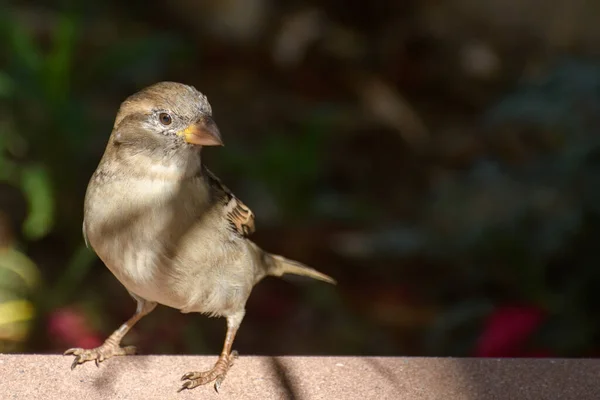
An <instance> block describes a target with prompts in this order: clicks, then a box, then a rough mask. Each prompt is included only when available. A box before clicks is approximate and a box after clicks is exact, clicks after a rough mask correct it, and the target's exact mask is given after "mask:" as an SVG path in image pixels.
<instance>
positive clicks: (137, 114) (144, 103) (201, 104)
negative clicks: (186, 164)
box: [112, 82, 223, 151]
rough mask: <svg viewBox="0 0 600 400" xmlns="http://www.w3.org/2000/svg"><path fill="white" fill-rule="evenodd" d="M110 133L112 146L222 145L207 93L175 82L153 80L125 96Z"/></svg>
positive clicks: (182, 147) (190, 147)
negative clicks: (139, 89)
mask: <svg viewBox="0 0 600 400" xmlns="http://www.w3.org/2000/svg"><path fill="white" fill-rule="evenodd" d="M112 136H113V142H114V144H115V145H120V144H125V145H131V146H134V147H138V148H139V149H140V150H141V149H146V150H150V151H158V150H159V149H163V150H168V151H180V150H181V151H189V150H199V149H200V148H202V147H203V146H222V145H223V141H222V139H221V134H220V132H219V128H218V127H217V125H216V124H215V122H214V121H213V119H212V109H211V106H210V104H209V102H208V99H207V98H206V96H205V95H203V94H202V93H200V92H199V91H198V90H196V89H195V88H194V87H192V86H188V85H184V84H181V83H176V82H160V83H156V84H154V85H152V86H149V87H147V88H145V89H143V90H141V91H139V92H137V93H135V94H134V95H132V96H130V97H128V98H127V99H126V100H125V101H124V102H123V103H122V104H121V107H120V109H119V112H118V114H117V117H116V119H115V124H114V127H113V135H112Z"/></svg>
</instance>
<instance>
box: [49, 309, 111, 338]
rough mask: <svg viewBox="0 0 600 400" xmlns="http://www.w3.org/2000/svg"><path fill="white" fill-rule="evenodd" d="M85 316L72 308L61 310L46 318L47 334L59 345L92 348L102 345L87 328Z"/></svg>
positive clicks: (88, 327)
mask: <svg viewBox="0 0 600 400" xmlns="http://www.w3.org/2000/svg"><path fill="white" fill-rule="evenodd" d="M89 325H90V324H89V321H88V320H87V318H86V317H85V315H84V314H83V313H82V312H81V311H79V310H75V309H73V308H69V307H66V308H61V309H58V310H55V311H54V312H52V313H51V314H50V316H49V318H48V333H50V335H51V336H53V338H54V339H57V341H58V342H60V343H61V344H68V345H69V346H71V347H82V348H93V347H97V346H100V345H101V344H102V339H101V338H100V336H99V335H98V334H97V333H96V332H95V331H94V330H93V329H92V328H90V326H89Z"/></svg>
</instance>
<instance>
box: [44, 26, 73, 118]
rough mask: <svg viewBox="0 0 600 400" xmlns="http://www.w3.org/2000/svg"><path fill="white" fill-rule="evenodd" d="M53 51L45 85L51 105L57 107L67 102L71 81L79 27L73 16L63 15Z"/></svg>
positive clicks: (45, 70) (50, 54)
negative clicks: (72, 62)
mask: <svg viewBox="0 0 600 400" xmlns="http://www.w3.org/2000/svg"><path fill="white" fill-rule="evenodd" d="M53 33H54V35H53V38H52V46H53V47H52V50H51V51H50V53H49V54H48V55H47V57H46V65H45V69H44V84H45V87H46V94H47V96H48V100H50V101H51V103H50V104H51V105H53V106H56V105H57V103H58V104H62V103H64V102H65V101H66V100H67V94H68V90H69V81H70V79H71V61H72V58H73V51H74V47H75V39H76V35H77V25H76V21H75V18H74V17H72V16H66V15H61V18H60V20H59V23H58V26H57V27H56V29H55V31H54V32H53Z"/></svg>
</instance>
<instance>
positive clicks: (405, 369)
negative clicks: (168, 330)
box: [0, 354, 600, 400]
mask: <svg viewBox="0 0 600 400" xmlns="http://www.w3.org/2000/svg"><path fill="white" fill-rule="evenodd" d="M215 360H216V357H214V356H129V357H117V358H114V359H110V360H108V361H106V362H104V363H102V364H100V368H96V366H95V365H94V364H93V363H87V364H85V365H80V366H78V367H77V368H76V369H75V370H74V371H71V370H70V368H69V367H70V364H71V361H72V357H63V356H60V355H14V354H0V399H3V400H4V399H28V400H29V399H48V400H53V399H61V400H62V399H67V400H68V399H86V400H95V399H148V400H150V399H161V400H162V399H182V400H184V399H200V398H202V399H211V398H212V399H361V400H366V399H403V400H413V399H419V400H421V399H427V400H429V399H432V400H433V399H436V400H437V399H444V400H446V399H447V400H454V399H456V400H479V399H510V400H517V399H519V400H520V399H532V400H533V399H535V400H539V399H545V400H548V399H561V400H563V399H581V400H583V399H590V400H591V399H600V360H587V359H585V360H584V359H568V360H565V359H461V358H402V357H264V356H260V357H254V356H243V357H240V358H239V359H238V360H237V361H236V364H235V366H234V367H233V368H232V369H231V371H230V373H229V374H228V376H227V379H225V381H224V382H223V385H222V386H221V392H220V394H217V393H215V391H214V389H213V387H212V386H201V387H198V388H196V389H194V390H192V391H184V392H181V393H177V389H178V388H179V386H180V381H179V379H180V377H181V375H183V374H184V373H185V372H188V371H193V370H202V369H205V368H207V367H209V366H211V365H212V363H214V361H215Z"/></svg>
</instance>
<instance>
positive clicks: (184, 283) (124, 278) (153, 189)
mask: <svg viewBox="0 0 600 400" xmlns="http://www.w3.org/2000/svg"><path fill="white" fill-rule="evenodd" d="M222 145H223V141H222V139H221V134H220V133H219V129H218V128H217V125H216V124H215V122H214V121H213V119H212V110H211V106H210V104H209V102H208V100H207V98H206V96H205V95H203V94H202V93H200V92H199V91H197V90H196V89H195V88H193V87H191V86H187V85H184V84H181V83H174V82H161V83H157V84H155V85H152V86H150V87H147V88H145V89H143V90H141V91H140V92H138V93H136V94H134V95H132V96H130V97H129V98H127V99H126V100H125V101H124V102H123V103H122V104H121V107H120V109H119V112H118V114H117V117H116V120H115V123H114V126H113V131H112V134H111V136H110V138H109V141H108V144H107V147H106V150H105V153H104V156H103V157H102V160H101V161H100V164H99V165H98V168H97V169H96V171H95V172H94V174H93V176H92V178H91V180H90V182H89V185H88V188H87V192H86V196H85V205H84V222H83V235H84V238H85V240H86V244H88V246H89V247H91V248H92V249H93V250H94V251H95V252H96V254H97V255H98V256H99V257H100V259H101V260H102V261H103V262H104V263H105V264H106V266H107V267H108V269H109V270H110V271H111V272H112V273H113V274H114V275H115V277H116V278H117V279H118V280H119V281H120V282H121V283H122V284H123V286H125V288H126V289H127V290H128V291H129V293H130V294H131V296H132V297H133V298H134V299H135V300H136V301H137V309H136V311H135V314H134V315H133V316H132V317H131V318H130V319H129V320H128V321H127V322H125V323H124V324H123V325H121V327H120V328H119V329H117V330H116V331H115V332H113V334H111V335H110V336H109V337H108V338H107V339H106V341H105V342H104V344H102V345H101V346H100V347H97V348H95V349H89V350H86V349H81V348H74V349H69V350H67V351H66V352H65V355H69V354H72V355H74V356H75V360H74V361H73V364H72V366H71V368H72V369H73V368H75V367H76V366H77V365H78V364H82V363H84V362H86V361H92V360H93V361H95V362H96V365H98V363H99V362H102V361H104V360H106V359H108V358H110V357H113V356H122V355H128V354H134V353H135V348H134V347H133V346H127V347H121V346H120V342H121V339H123V337H124V336H125V334H126V333H127V332H128V331H129V330H130V329H131V327H132V326H133V325H134V324H135V323H136V322H138V321H139V320H140V319H141V318H142V317H144V316H145V315H147V314H148V313H150V312H151V311H152V310H153V309H154V308H155V307H156V305H157V304H163V305H166V306H169V307H173V308H176V309H178V310H181V312H183V313H188V312H199V313H203V314H207V315H209V316H220V317H225V318H226V319H227V334H226V336H225V343H224V345H223V351H222V352H221V355H220V356H219V358H218V361H217V362H216V364H215V365H214V366H213V368H211V369H210V370H208V371H204V372H189V373H187V374H185V375H183V377H182V380H183V381H185V382H184V383H183V385H182V387H181V388H180V389H179V390H180V391H181V390H183V389H193V388H195V387H197V386H199V385H203V384H207V383H209V382H213V381H214V382H215V389H216V390H217V391H218V390H219V387H220V385H221V382H222V381H223V379H224V378H225V374H226V373H227V371H228V370H229V368H230V367H231V365H232V363H233V360H234V358H235V357H236V355H237V353H236V352H235V351H232V350H231V346H232V343H233V340H234V337H235V335H236V332H237V330H238V328H239V326H240V323H241V322H242V319H243V318H244V313H245V304H246V301H247V299H248V297H249V295H250V292H251V291H252V287H253V286H254V285H256V284H257V283H258V282H259V281H260V280H261V279H262V278H264V277H265V276H267V275H271V276H281V275H283V274H287V273H289V274H297V275H304V276H308V277H311V278H315V279H320V280H322V281H325V282H329V283H335V281H334V280H333V279H332V278H331V277H329V276H327V275H325V274H322V273H320V272H318V271H316V270H314V269H312V268H309V267H307V266H305V265H302V264H300V263H298V262H295V261H291V260H288V259H285V258H284V257H281V256H278V255H273V254H270V253H267V252H265V251H263V250H262V249H260V248H259V247H258V246H257V245H256V244H254V243H253V242H252V241H250V240H249V239H248V237H249V235H250V234H251V233H253V232H254V214H253V213H252V211H251V210H250V209H249V208H248V207H247V206H246V205H245V204H244V203H242V202H241V201H240V200H239V199H238V198H236V197H235V196H234V195H233V193H232V192H231V191H230V190H229V189H228V188H227V187H225V186H224V185H223V184H222V183H221V181H220V180H219V179H218V178H217V177H216V176H215V175H213V173H212V172H210V171H209V170H208V169H207V168H206V167H205V166H204V165H203V164H202V162H201V158H200V151H201V149H202V147H204V146H222Z"/></svg>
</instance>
